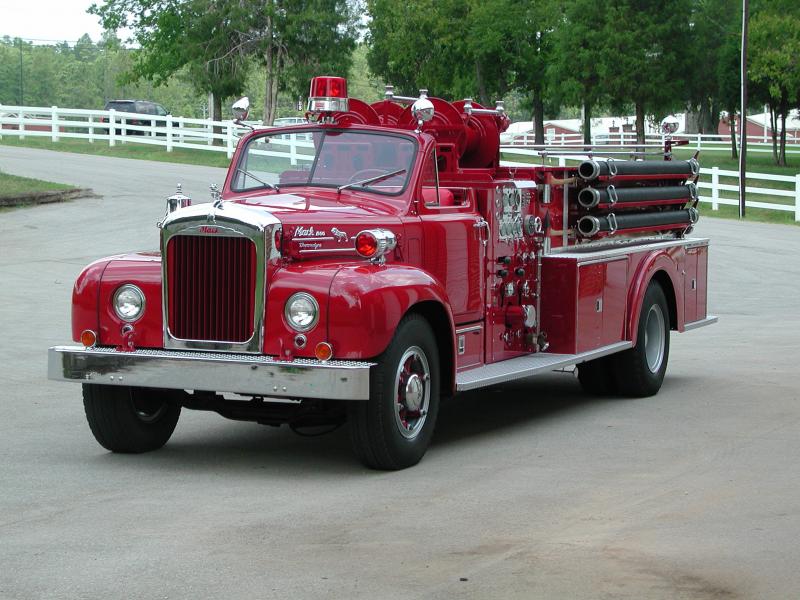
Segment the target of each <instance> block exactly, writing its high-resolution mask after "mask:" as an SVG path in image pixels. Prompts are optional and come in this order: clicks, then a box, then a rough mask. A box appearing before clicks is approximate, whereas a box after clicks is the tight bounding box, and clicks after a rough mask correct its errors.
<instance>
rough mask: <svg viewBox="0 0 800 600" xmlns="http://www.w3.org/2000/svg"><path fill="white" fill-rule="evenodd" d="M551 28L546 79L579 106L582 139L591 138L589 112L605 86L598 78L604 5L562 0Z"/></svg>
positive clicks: (587, 0)
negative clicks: (556, 18)
mask: <svg viewBox="0 0 800 600" xmlns="http://www.w3.org/2000/svg"><path fill="white" fill-rule="evenodd" d="M561 4H562V8H561V18H560V22H559V23H558V26H557V27H556V29H555V35H554V45H555V49H554V51H553V53H552V55H553V60H552V61H551V63H550V65H549V69H548V75H549V79H550V81H551V82H552V85H553V86H554V89H555V90H557V93H558V94H559V96H560V98H561V99H562V101H563V102H564V103H566V104H571V105H580V106H582V107H583V140H584V142H585V143H587V144H590V143H591V141H592V113H593V110H594V108H595V107H596V106H597V105H598V104H599V103H600V102H601V101H602V100H604V97H605V95H606V92H607V90H608V88H607V86H606V85H605V83H604V82H603V81H602V79H601V71H602V69H603V62H602V61H603V60H605V59H608V60H610V59H611V58H610V56H607V54H606V53H605V52H604V50H606V46H607V45H608V43H609V40H607V39H606V36H607V35H608V30H609V26H608V25H607V24H606V22H605V21H606V18H607V13H606V5H605V4H602V3H599V2H595V1H594V0H574V1H571V2H562V3H561Z"/></svg>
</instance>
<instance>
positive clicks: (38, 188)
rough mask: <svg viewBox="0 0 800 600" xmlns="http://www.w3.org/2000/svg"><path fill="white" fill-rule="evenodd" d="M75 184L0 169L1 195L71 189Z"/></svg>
mask: <svg viewBox="0 0 800 600" xmlns="http://www.w3.org/2000/svg"><path fill="white" fill-rule="evenodd" d="M74 187H75V186H72V185H64V184H63V183H53V182H52V181H43V180H41V179H31V178H29V177H19V176H18V175H9V174H8V173H3V172H2V171H0V196H18V195H20V194H27V193H36V192H50V191H56V190H71V189H73V188H74Z"/></svg>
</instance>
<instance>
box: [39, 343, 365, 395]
mask: <svg viewBox="0 0 800 600" xmlns="http://www.w3.org/2000/svg"><path fill="white" fill-rule="evenodd" d="M47 362H48V365H47V376H48V378H49V379H54V380H58V381H76V382H81V383H96V384H102V385H131V386H136V387H155V388H166V389H183V390H204V391H213V392H231V393H236V394H245V395H253V396H267V397H275V398H320V399H330V400H368V399H369V369H370V367H371V366H372V365H373V364H374V363H368V362H356V361H343V360H339V361H334V360H332V361H328V362H321V361H318V360H310V359H295V360H293V361H287V362H282V361H278V360H275V359H274V358H272V357H270V356H261V355H243V354H230V353H223V352H188V351H178V350H135V351H133V352H118V351H117V350H115V349H113V348H88V349H87V348H84V347H82V346H54V347H53V348H50V350H49V351H48V361H47Z"/></svg>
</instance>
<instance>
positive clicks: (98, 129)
mask: <svg viewBox="0 0 800 600" xmlns="http://www.w3.org/2000/svg"><path fill="white" fill-rule="evenodd" d="M143 121H144V122H146V123H145V124H139V123H141V122H143ZM133 123H137V124H133ZM252 124H260V123H252ZM215 128H216V129H217V131H216V132H215V131H214V130H215ZM246 131H247V130H246V128H244V127H240V126H237V125H236V124H234V123H233V122H232V121H211V120H207V119H189V118H186V117H173V116H171V115H167V116H165V117H162V116H158V115H145V114H139V113H125V112H117V111H114V110H107V111H105V110H83V109H75V108H59V107H56V106H52V107H50V108H42V107H35V106H5V105H0V138H2V136H14V137H18V138H25V137H28V136H30V137H49V138H50V139H51V141H53V142H57V141H59V140H60V139H62V138H76V139H85V140H88V142H89V143H108V145H109V146H115V145H116V144H118V143H119V144H124V143H126V142H136V143H139V144H153V145H157V146H163V147H165V148H166V150H167V152H172V150H173V149H174V148H190V149H196V150H208V151H212V152H225V154H226V156H227V157H228V158H230V157H231V156H233V151H234V150H235V148H236V144H237V142H238V140H239V136H240V135H241V134H242V133H244V132H246ZM614 135H615V136H617V137H615V138H614V139H613V140H609V142H608V143H618V142H619V139H620V137H619V136H620V134H614ZM622 135H626V134H622ZM572 137H575V136H572ZM572 137H568V136H566V135H565V136H561V137H560V141H561V143H562V144H563V145H564V146H565V147H569V146H575V147H576V148H580V147H581V146H582V144H583V138H582V137H581V136H580V135H579V134H578V135H577V138H580V139H572ZM678 137H681V136H678ZM712 137H713V138H719V137H720V136H699V135H698V136H696V140H695V141H694V142H693V143H695V144H696V145H697V146H698V147H700V146H703V147H705V148H709V147H713V145H719V146H721V147H726V148H727V147H728V146H727V144H729V142H725V141H719V140H718V139H711V138H712ZM215 140H219V141H220V143H219V144H215V143H214V141H215ZM661 140H662V138H661V136H654V137H653V138H652V139H651V140H649V141H651V142H655V143H659V144H660V143H661ZM553 141H554V140H550V141H549V142H548V143H552V142H553ZM599 141H603V142H605V140H599ZM632 141H635V139H633V140H632ZM281 142H282V144H283V145H284V146H285V151H283V152H284V154H283V155H284V156H286V155H288V158H289V159H290V161H291V164H293V165H294V164H297V161H298V160H300V161H305V160H308V159H309V155H308V152H304V149H307V148H308V147H310V146H311V144H309V141H308V137H307V136H306V135H303V134H300V135H294V134H292V135H289V134H287V135H286V136H284V138H283V139H282V140H281ZM600 145H601V146H602V144H600ZM521 146H522V144H521V143H520V142H519V140H516V139H515V141H514V143H513V144H511V145H504V146H503V147H502V153H503V154H504V155H512V156H513V155H523V156H525V157H526V158H527V159H528V160H529V161H530V160H531V159H532V158H534V157H539V156H540V152H539V151H537V150H535V149H531V148H524V147H521ZM752 146H753V144H752V143H750V144H749V146H748V148H749V149H748V151H759V150H758V149H754V148H753V147H752ZM762 150H763V151H765V152H766V151H767V150H765V149H762ZM768 151H769V152H771V151H772V148H771V146H770V147H769V150H768ZM789 152H790V151H789V150H788V149H787V153H789ZM792 152H798V153H800V149H797V150H792ZM548 155H549V156H551V157H554V158H557V159H558V161H559V164H561V165H564V164H566V161H568V160H572V161H579V160H583V159H584V158H586V157H585V156H576V155H569V156H560V157H558V156H556V155H553V153H552V152H549V154H548ZM504 164H508V165H509V166H513V165H516V166H530V162H514V161H504ZM700 174H701V179H700V182H699V183H698V187H699V189H700V190H701V191H702V190H705V191H707V192H708V193H709V195H701V196H700V201H701V202H707V203H710V204H711V208H712V210H718V209H719V206H720V205H731V206H738V204H739V201H738V199H737V198H736V197H735V196H734V197H731V196H732V194H735V193H738V191H739V173H738V172H736V171H727V170H723V169H719V168H718V167H712V168H710V169H709V168H703V169H701V172H700ZM747 179H748V180H757V181H759V182H761V181H765V182H771V183H774V184H778V185H773V186H772V187H769V183H767V184H766V186H759V187H755V186H749V185H748V186H747V188H746V192H747V194H748V198H749V197H751V196H752V195H755V196H757V197H759V198H760V199H759V200H750V199H748V201H747V206H748V207H750V208H761V209H767V210H778V211H784V212H793V213H794V220H795V221H798V222H800V174H797V175H791V176H790V175H770V174H766V173H750V172H748V173H747ZM780 184H783V185H780ZM792 184H793V185H792ZM762 198H763V199H764V200H766V199H770V200H773V201H770V202H767V201H762Z"/></svg>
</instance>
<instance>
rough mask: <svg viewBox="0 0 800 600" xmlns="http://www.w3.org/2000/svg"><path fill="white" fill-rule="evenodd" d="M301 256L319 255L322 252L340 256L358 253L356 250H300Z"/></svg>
mask: <svg viewBox="0 0 800 600" xmlns="http://www.w3.org/2000/svg"><path fill="white" fill-rule="evenodd" d="M298 252H299V253H300V254H319V253H321V252H336V253H338V254H349V253H351V252H356V249H355V248H319V249H317V250H302V249H301V250H298Z"/></svg>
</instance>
